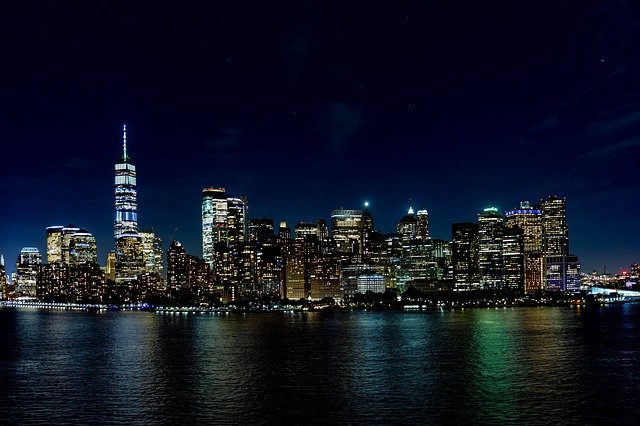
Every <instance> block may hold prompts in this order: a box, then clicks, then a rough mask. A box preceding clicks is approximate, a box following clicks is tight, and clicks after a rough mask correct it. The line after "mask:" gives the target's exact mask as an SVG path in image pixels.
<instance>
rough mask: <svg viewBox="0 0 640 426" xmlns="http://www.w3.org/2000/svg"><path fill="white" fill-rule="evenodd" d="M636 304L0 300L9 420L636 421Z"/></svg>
mask: <svg viewBox="0 0 640 426" xmlns="http://www.w3.org/2000/svg"><path fill="white" fill-rule="evenodd" d="M639 319H640V304H629V305H619V306H618V305H616V306H607V307H597V306H592V307H591V306H590V307H584V306H583V307H571V308H506V309H502V308H501V309H473V310H455V311H426V312H415V313H414V312H411V313H407V312H393V311H388V312H368V311H329V312H304V313H300V312H296V313H281V312H277V313H256V314H237V313H232V314H224V315H213V316H212V315H206V314H167V313H149V312H136V311H122V312H98V313H95V312H82V311H60V310H37V309H27V308H1V309H0V340H1V341H2V349H1V352H0V353H1V358H0V383H1V386H0V407H2V408H1V410H2V411H1V412H0V419H2V420H3V422H11V423H14V422H19V423H35V422H39V423H44V422H46V423H51V422H53V423H65V422H67V423H68V422H74V423H78V422H79V423H95V422H98V423H168V422H180V423H190V422H195V423H240V424H245V423H283V422H287V423H291V422H294V423H324V422H331V423H367V424H371V423H391V422H403V423H525V422H526V423H545V424H548V423H561V424H567V423H569V424H584V423H590V424H593V423H601V422H603V421H604V422H612V421H620V422H622V423H633V422H634V421H635V420H636V419H637V418H638V416H639V415H640V413H639V412H638V409H637V407H638V406H640V404H639V401H638V400H639V396H638V395H640V371H639V369H638V366H639V365H640V332H639V330H638V320H639Z"/></svg>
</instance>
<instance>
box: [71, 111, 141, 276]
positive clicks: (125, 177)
mask: <svg viewBox="0 0 640 426" xmlns="http://www.w3.org/2000/svg"><path fill="white" fill-rule="evenodd" d="M115 208H116V218H115V222H114V237H115V240H116V250H115V253H116V264H115V269H116V274H115V275H116V283H118V284H130V283H132V282H133V281H136V280H137V279H138V275H140V274H142V273H143V272H144V258H143V253H142V239H141V238H140V235H139V234H138V195H137V190H136V167H135V166H134V165H133V164H132V163H131V158H130V157H129V154H128V153H127V125H126V124H125V125H124V126H123V129H122V158H121V159H120V161H119V162H118V163H116V165H115ZM63 238H64V237H63ZM63 258H64V256H63Z"/></svg>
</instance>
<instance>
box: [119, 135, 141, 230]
mask: <svg viewBox="0 0 640 426" xmlns="http://www.w3.org/2000/svg"><path fill="white" fill-rule="evenodd" d="M122 132H123V133H122V158H121V159H120V160H119V161H118V162H117V163H116V165H115V208H116V217H115V223H114V237H115V239H118V238H119V237H120V236H122V235H124V234H132V233H136V232H138V195H137V191H136V166H134V165H133V163H132V162H131V158H130V157H129V154H128V153H127V125H126V124H125V125H124V126H123V129H122Z"/></svg>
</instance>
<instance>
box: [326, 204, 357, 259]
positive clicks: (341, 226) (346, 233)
mask: <svg viewBox="0 0 640 426" xmlns="http://www.w3.org/2000/svg"><path fill="white" fill-rule="evenodd" d="M362 217H363V212H362V210H344V209H340V210H334V211H332V212H331V237H332V238H333V241H334V243H335V245H336V251H337V252H338V253H339V254H341V255H361V254H362V243H363V235H364V230H365V227H364V222H363V219H362Z"/></svg>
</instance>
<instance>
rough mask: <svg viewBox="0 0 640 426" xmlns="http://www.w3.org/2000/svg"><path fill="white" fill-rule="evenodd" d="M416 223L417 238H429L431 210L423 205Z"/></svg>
mask: <svg viewBox="0 0 640 426" xmlns="http://www.w3.org/2000/svg"><path fill="white" fill-rule="evenodd" d="M416 219H417V223H416V238H417V239H419V240H426V239H428V238H429V212H428V211H427V210H426V209H425V208H424V207H423V208H421V209H420V210H418V213H417V217H416Z"/></svg>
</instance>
